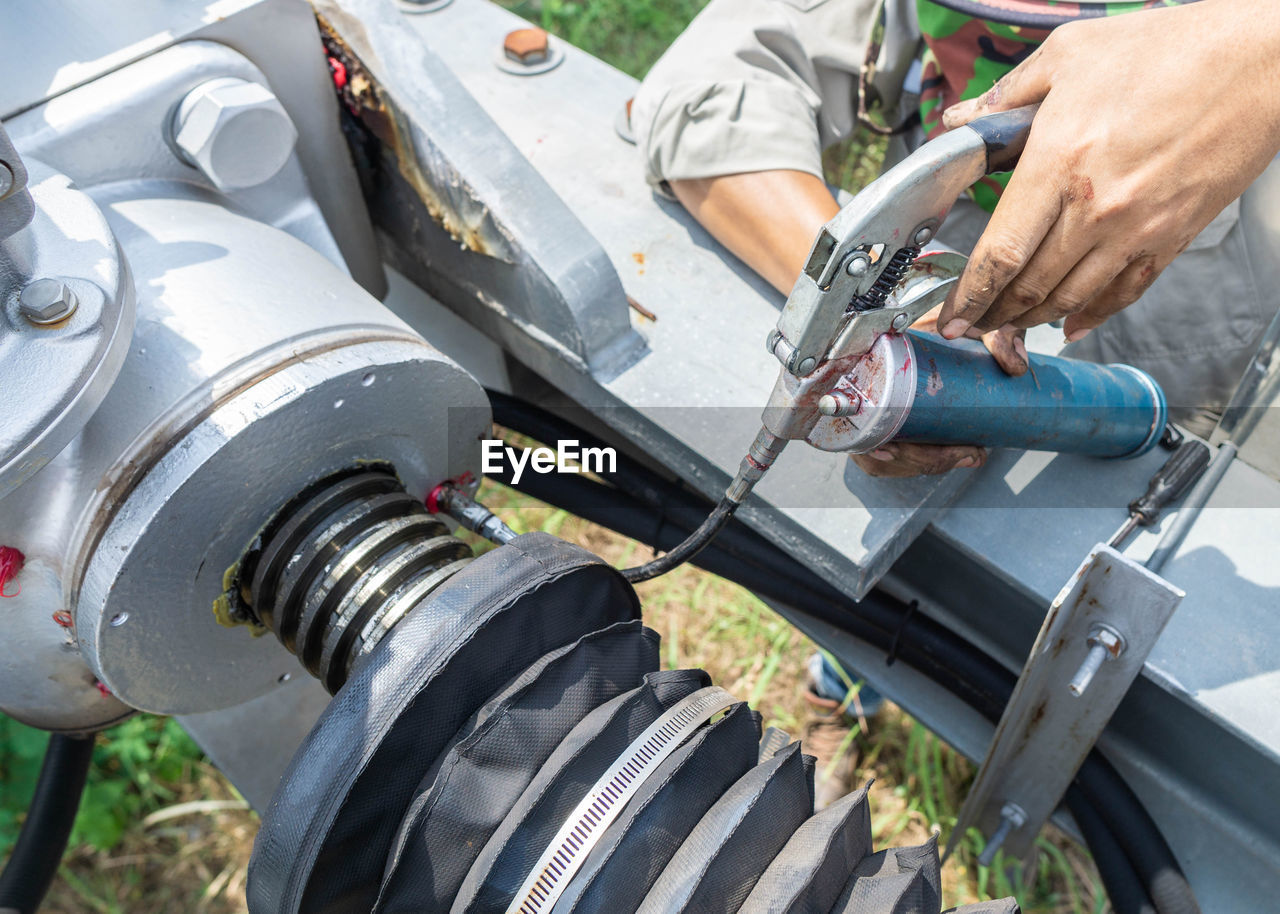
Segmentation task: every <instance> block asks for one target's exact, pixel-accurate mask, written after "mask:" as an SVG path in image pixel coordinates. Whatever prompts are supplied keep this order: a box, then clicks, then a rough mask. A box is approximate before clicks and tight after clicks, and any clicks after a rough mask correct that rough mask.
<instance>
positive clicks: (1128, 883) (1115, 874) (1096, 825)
mask: <svg viewBox="0 0 1280 914" xmlns="http://www.w3.org/2000/svg"><path fill="white" fill-rule="evenodd" d="M1066 801H1067V808H1068V809H1069V810H1071V816H1072V818H1074V819H1075V820H1076V825H1078V826H1079V827H1080V835H1081V837H1083V838H1084V843H1085V844H1087V845H1088V846H1089V851H1090V853H1092V854H1093V862H1094V864H1095V865H1096V866H1097V867H1098V874H1099V875H1100V876H1101V877H1102V882H1103V885H1105V886H1106V887H1107V896H1108V897H1109V898H1110V899H1111V907H1112V909H1113V910H1116V911H1124V912H1130V911H1131V912H1133V914H1156V908H1155V905H1153V904H1152V903H1151V899H1150V897H1148V895H1147V890H1146V889H1145V888H1143V886H1142V883H1141V882H1140V881H1139V880H1138V876H1137V874H1136V873H1135V872H1134V869H1133V867H1132V866H1129V865H1126V864H1128V862H1129V861H1128V858H1127V856H1126V855H1125V852H1124V849H1123V848H1122V847H1120V845H1119V844H1118V843H1117V842H1116V838H1115V835H1114V834H1112V832H1111V829H1110V828H1108V827H1107V823H1106V822H1104V821H1103V820H1102V817H1101V816H1099V815H1098V811H1097V810H1096V809H1094V807H1093V804H1092V803H1090V802H1089V799H1088V797H1086V796H1085V795H1084V794H1083V792H1082V791H1081V790H1080V788H1079V787H1078V786H1076V785H1075V784H1072V785H1071V786H1070V787H1068V788H1067V796H1066Z"/></svg>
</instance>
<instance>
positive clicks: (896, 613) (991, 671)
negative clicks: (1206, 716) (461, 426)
mask: <svg viewBox="0 0 1280 914" xmlns="http://www.w3.org/2000/svg"><path fill="white" fill-rule="evenodd" d="M495 399H497V400H498V402H496V403H495V404H494V409H495V420H496V421H498V422H499V423H501V424H503V425H506V426H508V427H510V428H512V429H513V430H515V431H519V432H522V433H524V434H528V435H530V436H531V437H535V438H539V439H540V440H544V441H548V440H555V439H557V438H560V437H563V436H564V435H565V434H566V433H567V434H569V435H576V436H578V437H579V438H580V439H581V438H582V437H584V433H582V432H581V430H580V429H578V428H576V427H575V426H572V425H570V424H568V423H566V422H564V420H561V419H559V418H558V417H555V416H552V415H551V414H549V413H546V412H545V411H542V410H539V409H537V408H536V407H532V406H530V405H528V404H524V403H521V402H520V401H515V400H513V399H512V398H509V397H499V398H495ZM585 437H590V436H585ZM551 478H552V477H542V479H544V480H545V479H551ZM555 479H556V480H558V481H561V482H569V481H571V480H573V478H572V477H556V478H555ZM573 481H581V482H585V480H573ZM610 481H611V482H617V483H620V487H625V488H627V489H629V490H631V491H632V492H633V493H635V495H636V496H637V497H639V498H642V499H643V501H645V502H647V503H650V504H651V505H653V504H654V503H656V506H657V507H658V508H659V509H660V510H663V511H666V512H669V511H670V509H672V507H673V506H674V505H679V506H681V507H683V508H684V509H685V511H688V510H694V511H699V510H701V511H705V510H706V509H705V506H700V505H698V504H697V502H699V501H700V499H699V497H698V496H697V495H696V494H695V493H691V492H689V491H687V490H685V489H683V488H681V487H680V486H679V485H678V484H676V483H672V482H670V481H668V480H665V479H662V478H661V477H659V476H657V474H655V473H653V472H652V471H650V470H648V469H647V468H644V467H642V466H640V465H639V464H636V463H635V462H634V461H630V460H627V459H625V458H622V457H620V459H619V466H618V471H617V472H616V473H615V474H610ZM586 485H587V486H588V487H589V490H591V494H590V495H588V491H589V490H587V489H582V488H581V487H577V486H573V487H572V488H576V489H578V494H577V497H576V498H574V499H572V500H573V501H575V502H577V505H576V506H575V507H576V508H577V510H574V512H573V513H577V514H580V515H582V516H585V517H588V518H591V519H596V520H598V521H599V522H601V523H604V524H605V525H606V526H615V525H614V524H612V523H611V520H612V519H613V517H616V515H614V514H613V512H612V511H609V510H605V511H602V510H601V509H602V508H605V505H603V504H601V502H602V501H614V506H613V507H614V509H615V510H616V509H617V508H618V507H619V506H618V505H617V503H616V501H615V500H614V499H611V498H605V497H603V496H604V493H605V492H609V491H613V490H611V489H609V488H608V487H605V486H600V485H598V484H594V483H587V484H586ZM524 488H525V490H526V491H528V490H529V488H530V487H529V485H526V486H525V487H524ZM539 488H541V486H539ZM551 488H559V489H560V492H559V494H560V496H561V497H562V498H563V496H565V494H566V492H565V491H564V486H557V485H556V483H555V482H552V483H551ZM642 493H643V494H642ZM530 494H534V495H535V497H538V496H537V495H536V493H533V492H530ZM542 497H543V500H546V501H549V502H551V503H553V504H558V503H559V502H558V500H557V498H556V496H555V495H554V494H553V493H551V492H546V493H544V495H543V496H542ZM690 500H692V501H693V502H694V504H693V505H690V504H689V502H690ZM681 503H683V504H681ZM562 507H566V508H568V507H569V506H567V505H562ZM682 513H683V512H682ZM664 520H665V518H664ZM626 526H628V527H630V528H631V529H628V530H620V532H624V533H627V534H628V535H631V536H632V537H633V538H636V539H640V540H641V541H649V542H651V544H652V545H655V546H656V547H658V548H662V547H663V546H664V545H665V544H664V543H661V542H653V540H654V539H655V536H654V534H655V532H662V531H663V529H664V528H663V523H662V522H661V521H660V522H658V523H653V522H643V523H641V524H640V525H639V526H637V525H635V524H634V523H633V524H627V525H626ZM641 526H643V527H645V529H641ZM646 533H647V534H648V535H646ZM666 533H667V535H669V536H673V537H679V536H680V533H681V531H679V530H678V529H677V530H667V531H666ZM743 533H745V534H746V536H743V535H742V534H743ZM734 534H738V535H734ZM730 538H732V539H733V540H734V541H735V542H734V545H735V546H736V547H737V548H735V549H734V552H735V553H737V554H738V558H739V559H740V560H743V559H745V560H748V561H749V560H750V559H749V557H748V556H744V555H742V553H743V552H746V553H754V554H755V556H754V557H755V558H756V559H757V560H759V559H761V558H762V557H763V558H764V564H765V565H768V566H774V567H777V566H779V565H780V564H786V565H788V566H790V567H789V568H788V570H789V571H790V570H791V569H793V568H794V569H798V572H793V573H791V574H787V575H786V577H788V578H791V579H792V583H793V584H794V583H798V582H797V581H796V577H797V575H798V576H799V578H801V579H805V578H809V579H811V580H810V581H809V583H810V585H811V586H809V587H803V586H802V587H801V588H800V591H799V592H798V591H796V590H794V589H792V588H787V589H786V590H785V591H784V593H782V594H777V593H770V591H776V590H777V589H778V588H777V587H776V586H772V587H771V586H768V585H769V581H768V579H767V578H766V579H765V580H764V581H754V582H752V583H750V584H748V583H747V582H746V581H741V580H740V579H741V578H742V574H741V568H735V567H730V568H727V569H726V568H722V567H717V568H713V567H711V566H712V565H716V566H721V564H722V563H721V562H720V561H717V560H716V559H717V557H718V556H717V553H719V552H720V551H721V550H719V549H718V548H716V547H719V546H720V545H721V544H722V543H724V542H725V541H727V540H729V539H730ZM752 540H755V543H754V544H753V545H747V544H748V543H750V542H751V541H752ZM713 550H714V552H704V553H703V559H704V560H701V561H698V562H697V564H698V565H700V566H703V567H707V568H708V570H713V571H715V572H716V573H719V574H722V575H723V576H725V577H728V578H731V579H739V580H740V583H743V584H744V586H747V587H748V588H749V589H752V590H756V591H757V592H760V593H762V594H765V595H768V596H770V597H771V598H772V599H775V600H777V601H778V602H782V603H784V604H786V605H791V606H793V607H795V608H797V609H801V610H803V611H805V612H807V613H809V614H810V615H814V616H816V617H818V618H822V619H824V621H829V622H832V623H833V624H837V625H841V626H842V627H845V628H847V629H850V633H851V634H854V635H855V636H856V637H859V638H860V639H862V640H867V641H868V642H869V643H872V644H875V645H876V646H878V647H883V644H881V643H878V642H879V640H880V639H877V638H876V637H874V636H873V635H871V633H869V632H866V631H863V632H858V631H854V630H852V628H851V626H850V625H849V622H850V619H851V618H852V614H850V613H843V614H841V617H840V618H838V619H837V618H832V616H831V605H830V604H831V603H832V602H834V603H835V604H836V605H837V606H839V605H846V604H848V603H849V601H848V599H847V597H845V596H844V595H843V594H840V593H839V592H838V591H835V590H834V588H831V587H830V585H827V584H826V583H825V582H824V581H822V580H821V579H820V578H818V577H817V576H816V575H814V574H813V573H812V572H811V571H810V570H809V569H807V568H804V567H803V566H800V565H799V563H798V562H795V560H794V559H792V558H791V557H790V556H787V555H786V554H785V553H782V552H781V550H779V549H777V547H776V546H773V544H771V543H769V542H768V541H767V540H764V539H763V538H762V537H759V535H758V534H755V533H754V531H750V530H748V529H746V528H745V527H742V526H741V525H732V526H728V527H726V529H725V531H724V533H723V534H722V535H721V539H720V540H718V541H717V543H716V544H715V546H713ZM753 577H754V576H753ZM805 590H810V591H814V593H810V594H809V595H808V596H809V597H810V598H809V599H803V600H799V601H798V600H797V599H796V598H797V597H802V596H804V594H803V591H805ZM823 591H826V593H823ZM819 594H821V596H822V599H821V600H818V599H813V598H814V597H817V596H818V595H819ZM788 597H790V599H789V598H788ZM874 597H875V595H873V596H872V597H869V598H868V599H865V600H863V601H862V602H861V603H859V604H854V606H855V611H856V612H858V614H859V615H870V616H872V617H874V621H875V622H878V623H879V627H880V628H881V630H882V631H893V632H897V638H898V639H899V640H902V641H903V642H904V644H903V646H902V647H901V648H899V651H898V653H899V655H900V656H903V659H904V660H907V659H908V657H907V654H908V653H909V654H910V655H912V656H911V658H910V660H909V662H911V665H912V666H914V667H916V668H917V669H921V670H922V672H927V673H930V672H931V673H933V674H934V675H933V676H932V678H934V679H935V680H941V679H946V680H949V681H950V685H949V688H950V690H951V691H953V692H955V693H956V694H958V695H960V696H961V697H962V698H964V699H965V700H966V702H967V703H968V704H970V705H972V706H973V707H975V709H977V710H979V711H981V712H982V713H984V715H985V716H987V717H988V718H989V719H991V720H992V721H995V720H998V719H999V716H1000V713H1001V711H1002V710H1003V707H1004V705H1005V704H1006V703H1007V701H1008V696H1009V694H1010V693H1011V691H1012V688H1013V684H1014V683H1015V682H1016V677H1014V676H1013V674H1012V673H1010V672H1009V671H1008V670H1005V669H1004V668H1003V667H1001V666H1000V665H999V664H997V663H995V662H994V661H992V660H991V659H990V658H989V657H987V656H986V655H985V654H983V653H982V652H981V651H978V650H977V649H975V648H973V647H972V645H970V644H968V643H967V642H965V641H964V640H963V639H961V638H959V637H957V636H955V635H954V633H952V632H950V631H949V630H947V629H944V628H942V627H941V626H939V625H937V624H936V623H932V620H928V619H927V617H922V616H920V615H918V614H916V615H913V616H912V617H911V619H910V620H909V621H908V623H907V625H906V626H904V625H903V624H902V622H901V620H902V617H903V615H904V614H905V611H906V608H905V607H902V606H901V604H898V605H899V607H900V609H897V610H895V608H893V607H892V606H885V605H883V595H881V599H875V598H874ZM890 600H891V598H890ZM891 602H896V601H891ZM798 603H799V605H798ZM823 604H825V605H823ZM929 629H932V631H929ZM908 635H909V637H908ZM957 665H958V666H960V667H962V668H963V676H962V677H959V678H958V677H954V676H943V675H941V674H942V673H943V671H944V670H948V669H950V668H951V667H953V666H957ZM1077 780H1079V781H1080V782H1081V786H1082V787H1084V788H1088V789H1089V791H1090V794H1091V795H1093V796H1095V797H1105V798H1106V802H1105V803H1104V806H1103V808H1104V809H1105V810H1106V812H1107V813H1109V815H1108V816H1107V820H1109V825H1110V827H1111V828H1112V829H1113V830H1114V831H1115V832H1116V834H1117V835H1118V837H1119V839H1120V841H1121V843H1122V846H1124V847H1125V848H1126V854H1127V856H1129V857H1130V859H1131V860H1132V861H1133V863H1134V864H1135V866H1136V868H1137V869H1138V870H1139V873H1140V874H1141V876H1142V877H1143V882H1144V883H1145V884H1146V885H1147V886H1149V887H1150V888H1151V890H1152V892H1153V896H1154V897H1158V898H1159V899H1160V904H1159V910H1160V912H1161V914H1194V912H1197V911H1199V906H1198V904H1197V903H1196V902H1195V898H1194V894H1193V893H1192V892H1191V888H1190V885H1189V884H1188V883H1187V881H1186V877H1185V875H1184V874H1183V873H1182V872H1181V869H1180V867H1179V866H1178V865H1177V862H1176V860H1175V859H1174V857H1173V854H1172V851H1171V850H1170V849H1169V847H1168V844H1167V842H1165V840H1164V837H1163V835H1162V834H1161V833H1160V831H1159V829H1158V827H1157V826H1156V825H1155V823H1154V822H1153V821H1152V820H1151V818H1150V816H1149V814H1148V813H1147V812H1146V810H1145V808H1144V807H1142V805H1141V803H1140V802H1139V801H1138V800H1137V797H1136V796H1134V795H1133V793H1132V791H1131V790H1130V789H1129V787H1128V785H1127V784H1125V783H1124V781H1123V779H1122V778H1120V776H1119V775H1118V774H1117V773H1116V772H1115V770H1114V769H1113V768H1112V767H1111V766H1110V764H1109V763H1107V762H1106V760H1105V759H1104V758H1103V757H1102V756H1101V755H1100V754H1098V753H1097V752H1093V753H1091V755H1090V757H1089V758H1088V759H1087V760H1086V763H1085V765H1084V766H1082V768H1081V771H1080V773H1079V774H1078V775H1077ZM1121 894H1122V896H1123V894H1124V893H1123V892H1121Z"/></svg>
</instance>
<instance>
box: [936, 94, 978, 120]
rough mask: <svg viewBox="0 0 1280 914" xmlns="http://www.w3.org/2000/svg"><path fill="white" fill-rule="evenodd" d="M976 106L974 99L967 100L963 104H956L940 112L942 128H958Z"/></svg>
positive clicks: (976, 102)
mask: <svg viewBox="0 0 1280 914" xmlns="http://www.w3.org/2000/svg"><path fill="white" fill-rule="evenodd" d="M977 106H978V100H977V99H976V98H971V99H968V100H967V101H963V102H956V103H955V104H954V105H952V106H951V107H950V108H948V109H947V110H945V111H943V112H942V124H943V126H944V127H959V126H960V125H961V124H963V123H964V122H965V121H966V120H967V119H968V117H969V115H971V114H972V113H973V109H974V108H976V107H977Z"/></svg>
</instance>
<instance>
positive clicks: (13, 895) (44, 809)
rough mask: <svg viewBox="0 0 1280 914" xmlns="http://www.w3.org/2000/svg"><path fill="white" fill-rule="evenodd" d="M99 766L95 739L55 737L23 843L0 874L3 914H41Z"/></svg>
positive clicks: (24, 825) (21, 838)
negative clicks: (8, 913)
mask: <svg viewBox="0 0 1280 914" xmlns="http://www.w3.org/2000/svg"><path fill="white" fill-rule="evenodd" d="M92 761H93V737H92V736H89V737H79V736H63V735H62V734H60V733H55V734H53V735H52V736H51V737H49V746H48V748H46V749H45V752H44V762H43V764H42V765H41V766H40V778H39V780H38V781H36V792H35V795H34V796H33V797H32V799H31V806H30V808H29V809H28V810H27V820H26V821H25V822H23V823H22V831H21V832H19V833H18V843H17V844H15V845H14V848H13V854H12V855H11V856H10V857H9V862H8V863H7V864H5V868H4V872H3V873H0V909H5V908H11V909H13V910H14V911H17V912H18V914H35V911H36V910H37V909H38V908H39V907H40V902H42V901H43V900H44V896H45V894H46V893H47V892H48V891H49V886H51V885H53V877H54V876H55V875H56V874H57V872H58V866H59V865H60V864H61V863H62V855H63V854H64V853H66V850H67V839H68V838H70V837H71V826H72V825H73V824H74V823H75V820H76V811H77V810H79V808H80V796H81V794H83V793H84V782H85V779H86V778H87V777H88V775H89V763H90V762H92Z"/></svg>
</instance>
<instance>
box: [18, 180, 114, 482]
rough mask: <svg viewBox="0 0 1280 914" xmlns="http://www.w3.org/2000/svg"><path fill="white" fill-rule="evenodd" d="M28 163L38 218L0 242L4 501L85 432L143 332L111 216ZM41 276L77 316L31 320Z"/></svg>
mask: <svg viewBox="0 0 1280 914" xmlns="http://www.w3.org/2000/svg"><path fill="white" fill-rule="evenodd" d="M26 165H27V169H28V171H29V174H30V185H29V187H30V191H31V196H32V198H33V199H34V200H35V204H36V214H35V218H34V219H33V220H32V221H31V224H30V225H28V226H27V227H26V228H25V229H24V230H22V231H20V232H18V233H17V234H15V235H13V236H12V237H10V238H9V239H7V240H6V241H5V242H4V243H3V244H0V391H4V397H5V410H4V420H3V421H2V422H0V498H3V497H4V496H5V495H7V494H8V493H9V492H10V491H12V490H13V489H15V488H17V487H18V486H20V485H21V484H22V483H23V482H24V481H25V480H27V479H28V478H30V477H31V476H32V475H34V474H35V473H37V472H38V471H39V470H40V469H41V467H43V466H44V465H45V464H46V463H48V462H49V461H50V460H51V459H53V457H54V456H55V455H57V454H58V452H59V451H61V450H62V449H63V448H64V447H66V445H67V444H68V442H70V441H71V439H72V438H74V437H75V436H76V434H77V433H79V431H80V429H81V428H82V427H83V426H84V423H85V422H86V421H87V420H88V418H89V417H90V416H91V415H93V412H94V410H96V409H97V408H98V406H99V404H101V402H102V400H103V398H104V397H105V396H106V395H107V391H108V390H109V389H110V388H111V384H112V382H114V381H115V379H116V376H117V375H118V374H119V373H120V366H121V365H123V364H124V357H125V354H126V353H127V352H128V349H129V341H130V339H131V338H132V336H133V320H134V298H133V289H132V283H131V282H130V279H129V275H128V268H127V266H126V264H125V262H124V259H123V257H122V256H121V254H120V250H119V248H118V247H117V245H116V240H115V237H114V235H113V234H112V233H111V229H110V228H109V227H108V226H107V221H106V219H105V218H104V217H103V215H102V212H101V211H100V210H99V209H98V207H97V205H96V204H95V203H94V202H93V200H91V199H90V198H89V197H88V196H87V195H86V194H84V193H82V192H81V191H79V190H77V189H75V188H74V187H72V185H71V179H70V178H68V177H66V176H65V175H62V174H59V173H57V172H55V171H53V170H52V169H51V168H49V167H48V166H47V165H44V164H42V163H40V162H37V161H35V160H33V159H27V160H26ZM40 280H54V281H55V282H61V283H63V284H65V287H66V289H67V290H69V291H70V292H71V293H72V294H73V295H74V301H75V302H76V307H75V309H74V310H73V311H72V313H71V314H70V316H69V317H66V318H65V319H63V320H59V321H55V322H53V323H47V324H41V323H36V322H34V321H32V320H30V319H28V318H27V317H26V316H24V315H23V313H22V306H21V303H20V300H19V299H20V296H21V295H22V290H23V289H24V288H26V287H27V286H29V285H31V284H32V283H36V282H39V281H40Z"/></svg>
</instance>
